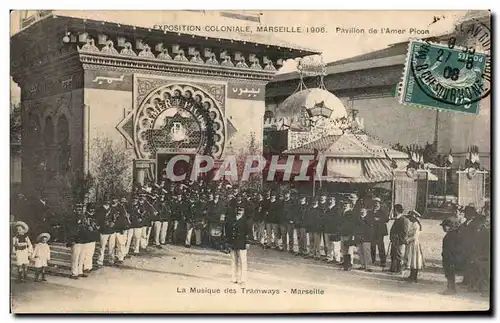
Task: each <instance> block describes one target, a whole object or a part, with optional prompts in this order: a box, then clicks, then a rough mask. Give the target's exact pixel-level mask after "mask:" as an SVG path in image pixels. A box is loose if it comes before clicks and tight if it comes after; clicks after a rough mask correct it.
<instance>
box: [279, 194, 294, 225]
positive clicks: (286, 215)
mask: <svg viewBox="0 0 500 323" xmlns="http://www.w3.org/2000/svg"><path fill="white" fill-rule="evenodd" d="M296 207H297V206H296V204H295V203H294V202H293V200H292V199H289V200H288V201H285V200H284V201H283V217H282V222H283V223H293V222H294V213H295V212H297V209H296Z"/></svg>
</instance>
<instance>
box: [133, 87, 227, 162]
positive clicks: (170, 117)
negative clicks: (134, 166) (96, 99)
mask: <svg viewBox="0 0 500 323" xmlns="http://www.w3.org/2000/svg"><path fill="white" fill-rule="evenodd" d="M133 129H134V134H135V136H134V147H135V151H136V154H137V156H138V157H139V158H142V159H154V158H155V157H156V154H157V153H193V154H203V155H212V156H213V157H215V158H217V157H220V156H221V155H222V153H223V149H224V143H225V124H224V117H223V113H222V111H221V109H220V108H219V106H218V105H217V103H216V102H215V100H214V99H213V98H212V97H211V96H210V95H209V94H207V93H206V92H205V91H204V90H202V89H200V88H198V87H197V86H195V85H192V84H182V83H175V84H167V85H164V86H161V87H159V88H156V89H154V90H153V91H151V92H150V93H149V94H148V95H147V96H146V97H145V99H144V100H143V101H142V103H141V105H140V106H139V108H138V109H137V111H136V113H135V115H134V126H133Z"/></svg>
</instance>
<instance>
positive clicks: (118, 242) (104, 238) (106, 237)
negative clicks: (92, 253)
mask: <svg viewBox="0 0 500 323" xmlns="http://www.w3.org/2000/svg"><path fill="white" fill-rule="evenodd" d="M108 243H109V245H108ZM106 245H108V256H109V262H110V263H114V261H115V257H116V258H117V259H118V261H123V258H124V254H123V249H124V247H123V246H124V245H125V235H124V234H122V233H121V232H115V233H111V234H101V250H100V252H99V258H98V259H97V263H98V264H99V265H101V266H102V265H103V263H104V255H105V253H106Z"/></svg>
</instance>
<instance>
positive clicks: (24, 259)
mask: <svg viewBox="0 0 500 323" xmlns="http://www.w3.org/2000/svg"><path fill="white" fill-rule="evenodd" d="M15 227H16V235H15V236H14V238H13V241H12V246H13V251H14V253H15V255H16V265H17V270H18V273H19V281H20V282H21V283H22V282H24V281H26V277H27V269H28V268H27V266H28V265H29V263H30V262H29V256H30V254H31V253H32V252H33V246H32V244H31V241H30V238H29V237H28V235H27V233H28V230H29V227H28V225H27V224H26V223H24V222H22V221H17V222H16V224H15Z"/></svg>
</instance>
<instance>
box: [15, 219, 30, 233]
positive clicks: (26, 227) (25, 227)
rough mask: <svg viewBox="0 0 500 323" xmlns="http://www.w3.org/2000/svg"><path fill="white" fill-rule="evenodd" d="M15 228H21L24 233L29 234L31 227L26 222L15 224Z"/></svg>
mask: <svg viewBox="0 0 500 323" xmlns="http://www.w3.org/2000/svg"><path fill="white" fill-rule="evenodd" d="M15 226H16V227H21V228H22V229H23V231H24V232H28V230H29V226H28V225H27V224H26V223H25V222H23V221H17V222H16V223H15Z"/></svg>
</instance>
